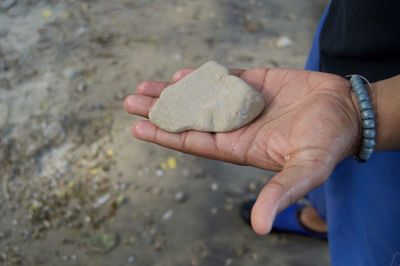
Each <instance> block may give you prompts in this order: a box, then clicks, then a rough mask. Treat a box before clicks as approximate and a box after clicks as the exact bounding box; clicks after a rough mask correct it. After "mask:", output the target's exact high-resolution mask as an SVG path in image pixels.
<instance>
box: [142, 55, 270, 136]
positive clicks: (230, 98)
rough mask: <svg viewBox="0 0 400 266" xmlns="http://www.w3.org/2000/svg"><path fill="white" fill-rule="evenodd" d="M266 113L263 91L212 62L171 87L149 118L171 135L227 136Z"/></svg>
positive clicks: (167, 89)
mask: <svg viewBox="0 0 400 266" xmlns="http://www.w3.org/2000/svg"><path fill="white" fill-rule="evenodd" d="M263 109H264V99H263V96H262V95H261V93H260V92H259V91H257V90H256V89H254V88H252V87H251V86H250V85H248V84H247V83H246V82H245V81H243V80H242V79H240V78H238V77H236V76H233V75H229V71H228V70H227V69H226V68H225V67H224V66H222V65H219V64H217V63H216V62H213V61H210V62H207V63H206V64H204V65H202V66H201V67H200V68H198V69H197V70H195V71H193V72H192V73H190V74H189V75H188V76H186V77H185V78H183V79H182V80H180V81H179V82H177V83H175V84H173V85H171V86H169V87H167V88H166V89H165V90H164V91H163V92H162V93H161V96H160V98H159V99H158V100H157V101H156V103H155V104H154V106H153V108H152V109H151V111H150V115H149V117H150V120H151V122H153V123H154V124H156V125H157V126H158V127H160V128H162V129H164V130H167V131H170V132H182V131H185V130H191V129H192V130H199V131H209V132H227V131H231V130H234V129H237V128H240V127H242V126H244V125H246V124H248V123H250V122H251V121H252V120H253V119H254V118H256V117H257V116H258V115H259V114H260V113H261V111H262V110H263Z"/></svg>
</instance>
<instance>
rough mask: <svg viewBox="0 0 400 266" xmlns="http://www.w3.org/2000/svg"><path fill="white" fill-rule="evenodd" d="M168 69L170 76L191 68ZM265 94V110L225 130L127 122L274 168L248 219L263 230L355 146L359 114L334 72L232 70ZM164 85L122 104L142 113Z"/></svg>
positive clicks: (197, 148) (190, 147)
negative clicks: (170, 129)
mask: <svg viewBox="0 0 400 266" xmlns="http://www.w3.org/2000/svg"><path fill="white" fill-rule="evenodd" d="M190 71H191V70H188V69H185V70H181V71H179V72H177V73H176V74H175V75H174V76H173V82H176V81H178V80H180V79H181V78H183V77H184V76H185V75H187V74H188V73H190ZM232 73H233V74H235V75H237V76H239V77H240V78H242V79H243V80H245V81H246V82H247V83H249V84H250V85H252V86H253V87H254V88H256V89H258V90H260V91H261V92H262V94H263V96H264V99H265V110H264V111H263V112H262V114H261V115H260V116H259V117H258V118H257V119H256V120H254V121H253V122H251V123H250V124H248V125H246V126H244V127H242V128H239V129H237V130H235V131H232V132H227V133H208V132H198V131H186V132H183V133H169V132H166V131H163V130H161V129H159V128H157V127H156V126H155V125H154V124H152V123H151V122H150V121H148V120H142V121H139V122H137V123H136V124H135V125H134V126H133V128H132V134H133V136H134V137H136V138H138V139H140V140H145V141H149V142H153V143H156V144H159V145H162V146H164V147H168V148H171V149H175V150H179V151H182V152H186V153H191V154H194V155H198V156H202V157H207V158H211V159H216V160H222V161H227V162H231V163H235V164H240V165H251V166H255V167H259V168H262V169H266V170H272V171H277V172H278V173H277V174H276V175H275V176H274V177H273V178H272V179H271V180H270V181H269V182H268V183H267V184H266V185H265V186H264V188H263V189H262V190H261V192H260V194H259V196H258V198H257V201H256V203H255V205H254V207H253V210H252V214H251V221H252V227H253V229H254V231H255V232H256V233H258V234H267V233H268V232H269V231H270V230H271V226H272V222H273V220H274V218H275V215H276V214H277V212H279V211H281V210H283V209H284V208H286V207H287V206H288V205H289V204H291V203H293V202H294V201H296V200H298V199H299V198H301V197H302V196H304V195H305V194H306V193H307V192H308V191H310V190H311V189H313V188H314V187H316V186H318V185H320V184H322V183H323V182H324V181H325V180H326V179H327V178H328V176H329V174H330V173H331V171H332V170H333V168H334V167H335V165H336V164H337V163H338V162H339V161H340V160H342V159H343V158H345V157H347V156H349V155H353V154H354V153H355V150H356V149H357V146H358V142H359V138H358V136H359V133H360V122H359V121H360V118H359V115H358V110H357V107H356V106H357V104H356V103H355V100H354V99H353V98H352V96H351V87H350V85H349V82H348V81H347V80H345V79H343V78H341V77H339V76H336V75H331V74H325V73H319V72H309V71H303V70H290V69H266V68H256V69H250V70H232ZM167 85H168V83H166V82H155V81H147V82H143V83H141V84H139V86H138V87H137V90H136V94H134V95H130V96H128V97H127V98H126V99H125V102H124V107H125V109H126V111H127V112H129V113H131V114H134V115H139V116H143V117H145V118H147V116H148V114H149V110H150V109H151V106H152V105H153V104H154V102H155V101H156V100H157V98H158V97H159V95H160V93H161V91H162V90H163V89H164V88H165V87H166V86H167Z"/></svg>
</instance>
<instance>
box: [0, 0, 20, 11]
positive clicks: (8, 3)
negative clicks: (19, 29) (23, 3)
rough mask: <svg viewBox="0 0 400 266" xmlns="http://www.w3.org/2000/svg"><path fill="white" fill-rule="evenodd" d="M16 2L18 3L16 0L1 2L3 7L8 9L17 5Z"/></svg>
mask: <svg viewBox="0 0 400 266" xmlns="http://www.w3.org/2000/svg"><path fill="white" fill-rule="evenodd" d="M16 4H17V1H16V0H4V1H3V2H2V3H1V8H2V9H3V10H8V9H10V8H12V7H13V6H15V5H16Z"/></svg>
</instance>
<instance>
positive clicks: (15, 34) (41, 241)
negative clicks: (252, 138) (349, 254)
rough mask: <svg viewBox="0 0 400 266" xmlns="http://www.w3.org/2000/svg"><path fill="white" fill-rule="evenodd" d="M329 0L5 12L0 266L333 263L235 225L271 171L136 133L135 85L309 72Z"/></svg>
mask: <svg viewBox="0 0 400 266" xmlns="http://www.w3.org/2000/svg"><path fill="white" fill-rule="evenodd" d="M324 2H325V1H322V0H318V1H317V0H314V1H299V0H264V1H258V0H221V1H215V0H201V1H200V0H191V1H189V0H187V1H184V0H165V1H161V0H154V1H151V0H115V1H108V0H95V1H73V0H69V1H67V0H65V1H61V0H60V1H57V0H53V1H52V0H47V1H44V0H43V1H41V0H2V1H0V180H1V184H0V215H1V218H0V264H2V265H159V266H161V265H163V266H167V265H174V266H175V265H193V266H195V265H207V266H220V265H226V266H229V265H248V266H252V265H327V264H329V255H328V250H327V245H326V243H325V242H321V241H318V240H312V239H308V238H304V237H300V236H289V235H285V234H271V235H268V236H263V237H261V236H257V235H256V234H255V233H253V232H252V231H251V229H250V228H249V227H248V226H246V225H245V224H244V223H243V222H242V220H241V219H240V217H239V214H238V212H239V205H240V202H241V201H242V200H243V199H244V198H247V197H252V196H255V195H257V191H258V190H259V189H260V188H261V186H262V185H263V184H264V183H265V182H266V181H267V180H268V178H270V177H271V176H272V175H273V173H271V172H266V171H262V170H259V169H254V168H250V167H240V166H234V165H230V164H226V163H220V162H215V161H210V160H205V159H201V158H196V157H194V156H190V155H185V154H181V153H177V152H174V151H171V150H167V149H164V148H161V147H157V146H155V145H152V144H148V143H143V142H139V141H137V140H135V139H133V138H132V137H131V135H130V125H131V124H132V123H133V122H134V121H135V119H137V118H135V117H132V116H129V115H127V114H125V113H124V111H123V109H122V100H123V98H124V96H125V95H127V94H129V93H132V92H134V89H135V86H136V85H137V84H138V83H139V82H140V81H142V80H146V79H157V80H168V79H169V78H170V77H171V75H172V74H173V73H174V72H175V71H176V70H177V69H179V68H183V67H197V66H199V65H201V64H202V63H204V62H206V61H208V60H211V59H212V60H216V61H218V62H220V63H223V64H225V65H227V66H230V67H240V68H248V67H256V66H271V67H277V66H282V67H297V68H301V67H302V66H303V65H304V62H305V58H306V55H307V52H308V49H309V46H310V42H311V38H312V32H313V30H314V29H315V23H316V21H317V18H318V16H319V15H320V14H321V12H322V9H323V7H324Z"/></svg>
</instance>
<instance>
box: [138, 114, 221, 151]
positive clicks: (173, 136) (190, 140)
mask: <svg viewBox="0 0 400 266" xmlns="http://www.w3.org/2000/svg"><path fill="white" fill-rule="evenodd" d="M132 134H133V136H134V137H135V138H138V139H140V140H144V141H148V142H153V143H156V144H158V145H161V146H164V147H167V148H170V149H174V150H177V151H182V152H186V153H191V154H194V155H199V156H202V157H207V158H211V159H221V158H220V156H219V154H218V150H217V148H216V142H215V138H214V137H213V134H210V133H208V132H200V131H185V132H183V133H170V132H167V131H165V130H162V129H160V128H158V127H157V126H155V125H154V124H153V123H151V122H150V121H148V120H142V121H139V122H136V124H135V125H134V126H133V128H132Z"/></svg>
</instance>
